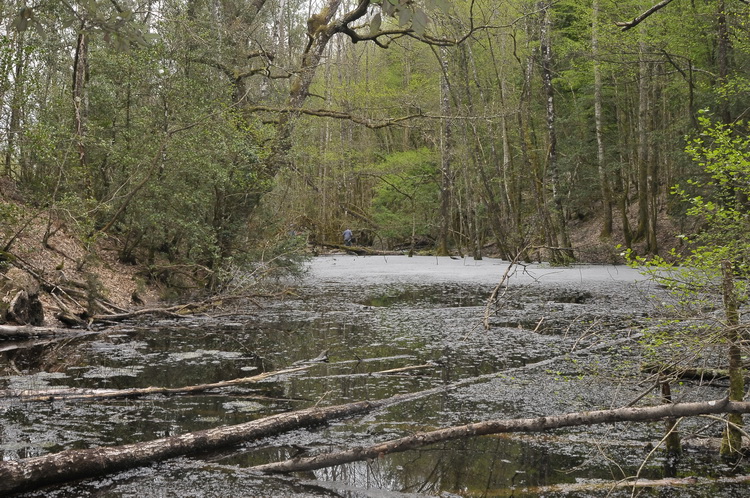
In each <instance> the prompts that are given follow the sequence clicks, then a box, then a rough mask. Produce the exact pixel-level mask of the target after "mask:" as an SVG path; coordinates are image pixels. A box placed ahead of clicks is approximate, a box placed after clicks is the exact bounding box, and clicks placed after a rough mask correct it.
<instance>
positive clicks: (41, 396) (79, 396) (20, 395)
mask: <svg viewBox="0 0 750 498" xmlns="http://www.w3.org/2000/svg"><path fill="white" fill-rule="evenodd" d="M307 368H308V367H307V366H303V367H296V368H288V369H286V370H277V371H275V372H264V373H262V374H258V375H254V376H252V377H242V378H238V379H230V380H224V381H221V382H213V383H210V384H198V385H195V386H184V387H140V388H132V389H73V388H57V389H45V390H24V391H18V392H14V391H0V397H8V398H10V397H12V398H14V399H18V400H20V401H54V400H59V399H65V400H101V399H124V398H137V397H140V396H148V395H150V394H166V395H173V394H194V393H198V392H203V391H208V390H209V389H218V388H221V387H230V386H238V385H241V384H251V383H254V382H260V381H261V380H264V379H267V378H269V377H274V376H277V375H284V374H288V373H293V372H298V371H300V370H305V369H307Z"/></svg>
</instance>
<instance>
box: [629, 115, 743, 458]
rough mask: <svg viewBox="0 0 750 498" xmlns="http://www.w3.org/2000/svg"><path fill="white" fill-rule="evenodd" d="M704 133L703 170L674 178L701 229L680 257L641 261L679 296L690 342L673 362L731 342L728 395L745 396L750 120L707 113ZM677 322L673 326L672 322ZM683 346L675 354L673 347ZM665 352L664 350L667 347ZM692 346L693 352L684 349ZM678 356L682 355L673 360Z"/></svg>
mask: <svg viewBox="0 0 750 498" xmlns="http://www.w3.org/2000/svg"><path fill="white" fill-rule="evenodd" d="M699 122H700V124H701V130H702V131H701V134H700V135H699V136H697V137H695V138H693V139H692V140H691V141H690V142H689V144H688V146H687V152H688V153H689V154H690V156H691V157H692V158H693V159H694V160H695V161H696V162H697V163H698V164H699V165H700V166H701V168H702V169H703V171H704V173H705V175H704V177H703V178H702V179H700V180H692V181H690V182H689V183H688V185H686V186H684V187H681V186H679V185H677V186H675V188H674V193H675V195H677V196H678V197H679V198H680V199H682V200H683V202H685V203H686V204H687V205H688V215H689V216H691V217H693V218H694V219H695V222H696V227H695V230H696V234H695V235H693V236H683V238H684V239H685V241H686V242H687V243H688V244H689V251H688V252H687V253H686V254H685V255H679V254H676V253H674V254H673V255H672V256H673V258H674V260H675V261H676V262H675V263H666V262H665V261H664V260H663V259H660V258H657V259H655V260H652V261H646V260H645V259H643V258H639V259H636V260H635V261H636V262H637V263H640V264H646V265H647V268H648V271H649V273H650V274H651V275H652V277H653V278H654V279H656V280H657V281H659V282H662V283H663V284H664V285H665V286H666V287H667V288H668V289H669V291H670V293H671V294H672V295H673V296H674V297H675V304H674V305H672V306H673V307H674V308H673V311H674V316H675V317H676V318H677V320H678V322H677V323H686V324H689V326H688V327H680V328H679V329H678V332H677V333H678V334H679V336H680V337H681V338H682V339H683V340H684V341H685V343H687V344H689V346H688V347H685V348H681V347H680V346H677V345H675V346H669V345H668V346H667V348H668V349H670V350H672V348H673V347H674V348H675V349H674V350H672V353H668V354H669V355H670V356H672V358H673V359H672V362H675V361H678V362H679V361H680V360H679V359H680V358H681V359H682V361H686V360H688V359H689V360H690V361H695V360H696V358H700V357H701V355H702V351H705V350H706V349H707V348H708V347H709V345H710V344H718V345H721V346H723V347H724V348H726V355H727V365H728V368H729V377H730V387H729V399H730V400H738V399H743V397H744V374H743V365H742V359H741V354H742V344H743V340H745V339H746V338H747V334H748V330H747V326H746V325H744V324H742V323H741V322H740V320H739V314H738V303H739V302H744V301H746V300H747V298H748V294H747V291H748V288H747V285H746V282H744V281H742V280H736V278H735V276H736V275H738V274H740V275H745V274H747V271H748V268H749V266H748V265H749V264H750V242H749V241H750V223H749V222H748V216H747V215H748V212H749V211H750V204H748V198H749V196H750V181H749V180H750V159H748V158H749V157H750V137H749V136H748V129H747V125H746V124H745V123H744V122H741V121H738V122H736V123H735V124H734V125H731V126H727V125H724V124H721V123H715V122H713V121H712V120H711V118H710V117H709V116H708V115H707V114H705V113H704V114H703V115H701V116H700V117H699ZM717 297H718V298H719V299H720V300H721V302H722V303H723V305H722V307H723V319H722V317H720V316H716V315H709V316H705V315H704V314H703V310H705V309H706V308H707V307H708V308H709V309H713V306H714V303H715V302H716V299H717ZM674 323H675V322H670V324H669V326H670V327H674ZM681 349H682V351H681V352H680V353H679V354H678V355H675V354H674V351H676V350H681ZM662 354H663V353H662ZM687 354H689V355H690V356H689V357H686V356H685V355H687ZM675 358H678V360H675ZM741 426H742V418H741V417H736V416H730V417H729V419H728V422H727V427H726V429H725V432H724V439H723V444H722V454H724V455H726V456H729V457H737V456H738V455H739V454H740V450H741V440H742V437H741Z"/></svg>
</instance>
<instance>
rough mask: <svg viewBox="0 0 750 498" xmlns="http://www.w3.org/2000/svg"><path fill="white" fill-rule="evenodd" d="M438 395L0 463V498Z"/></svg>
mask: <svg viewBox="0 0 750 498" xmlns="http://www.w3.org/2000/svg"><path fill="white" fill-rule="evenodd" d="M442 391H444V388H442V387H440V388H435V389H429V390H426V391H420V392H418V393H413V394H399V395H396V396H393V397H390V398H386V399H382V400H377V401H358V402H354V403H347V404H344V405H336V406H330V407H325V408H316V407H313V408H307V409H304V410H297V411H293V412H288V413H281V414H278V415H272V416H270V417H265V418H262V419H259V420H254V421H252V422H246V423H243V424H238V425H230V426H225V427H218V428H215V429H207V430H204V431H197V432H190V433H187V434H181V435H179V436H171V437H167V438H162V439H156V440H153V441H145V442H142V443H134V444H129V445H124V446H113V447H103V448H89V449H84V450H65V451H62V452H60V453H54V454H50V455H44V456H40V457H34V458H26V459H23V460H15V461H3V462H0V495H4V494H6V493H7V494H10V493H18V492H21V491H28V490H30V489H35V488H40V487H42V486H46V485H49V484H55V483H62V482H66V481H72V480H76V479H83V478H87V477H95V476H100V475H104V474H108V473H112V472H118V471H122V470H127V469H131V468H134V467H139V466H142V465H149V464H151V463H154V462H158V461H161V460H166V459H168V458H174V457H177V456H182V455H187V454H194V453H200V452H209V451H215V450H217V449H220V448H224V447H227V446H232V445H237V444H239V443H243V442H247V441H252V440H255V439H260V438H263V437H269V436H273V435H276V434H281V433H283V432H288V431H291V430H295V429H299V428H301V427H312V426H316V425H322V424H324V423H326V422H327V421H329V420H333V419H337V418H342V417H350V416H353V415H360V414H364V413H368V412H370V411H373V410H375V409H378V408H382V407H385V406H390V405H394V404H397V403H402V402H405V401H411V400H414V399H417V398H420V397H423V396H427V395H430V394H435V393H438V392H442Z"/></svg>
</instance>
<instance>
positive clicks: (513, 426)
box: [252, 398, 750, 473]
mask: <svg viewBox="0 0 750 498" xmlns="http://www.w3.org/2000/svg"><path fill="white" fill-rule="evenodd" d="M719 413H750V402H740V401H729V399H727V398H725V399H722V400H713V401H704V402H697V403H669V404H664V405H658V406H650V407H645V408H632V407H627V408H617V409H613V410H597V411H591V412H577V413H568V414H565V415H555V416H549V417H537V418H525V419H511V420H489V421H486V422H478V423H475V424H467V425H461V426H457V427H447V428H445V429H439V430H436V431H430V432H424V433H420V434H415V435H412V436H406V437H403V438H400V439H394V440H391V441H386V442H383V443H379V444H375V445H372V446H367V447H357V448H352V449H349V450H345V451H338V452H332V453H323V454H320V455H315V456H311V457H300V458H295V459H292V460H285V461H282V462H276V463H269V464H265V465H258V466H255V467H252V469H253V470H257V471H260V472H268V473H282V472H300V471H309V470H316V469H322V468H324V467H331V466H334V465H342V464H345V463H350V462H356V461H360V460H369V459H373V458H378V457H380V456H382V455H385V454H387V453H398V452H401V451H406V450H411V449H415V448H419V447H422V446H427V445H430V444H435V443H439V442H443V441H450V440H453V439H459V438H465V437H474V436H484V435H487V434H498V433H504V432H542V431H546V430H549V429H559V428H561V427H572V426H581V425H594V424H612V423H615V422H652V421H656V420H662V419H665V418H678V417H689V416H697V415H707V414H719Z"/></svg>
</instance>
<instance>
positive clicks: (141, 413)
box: [0, 256, 747, 497]
mask: <svg viewBox="0 0 750 498" xmlns="http://www.w3.org/2000/svg"><path fill="white" fill-rule="evenodd" d="M507 266H508V264H507V262H502V261H497V260H484V261H480V262H474V261H472V260H452V259H449V258H426V257H423V258H406V257H387V258H384V257H367V258H363V257H353V256H336V257H322V258H316V259H315V260H313V261H312V262H311V264H310V268H309V272H308V273H307V274H306V275H305V276H304V278H303V279H302V280H301V281H296V282H290V285H293V292H292V293H289V294H287V297H285V298H284V299H282V300H275V301H269V302H264V303H262V307H259V306H257V304H256V303H253V302H248V303H246V305H245V306H243V307H240V308H237V309H231V310H227V311H226V312H225V313H223V314H222V315H221V316H213V317H195V318H190V319H183V320H162V321H158V322H153V323H136V322H134V323H132V324H129V325H128V326H126V327H122V328H119V329H117V330H116V331H115V332H112V331H106V332H104V333H100V334H88V335H85V336H81V337H77V338H74V339H70V340H64V341H50V342H45V343H41V344H29V347H23V348H19V349H14V350H10V351H5V352H4V353H3V355H4V356H3V357H2V359H1V360H0V371H1V372H2V374H3V375H2V377H1V378H0V388H1V389H5V390H9V391H15V392H18V391H21V390H26V389H31V390H40V389H49V388H54V387H72V388H89V389H96V388H118V389H125V388H131V387H147V386H163V387H180V386H186V385H195V384H202V383H210V382H219V381H222V380H228V379H233V378H240V377H247V376H250V375H254V374H257V373H261V372H269V371H275V370H279V369H283V368H287V367H292V366H306V367H307V368H306V369H304V370H303V371H299V372H295V373H291V374H286V375H284V376H279V377H273V378H270V379H268V380H265V381H263V382H261V383H257V384H247V385H238V386H232V387H226V388H220V389H215V390H212V391H207V392H203V393H200V394H194V395H181V396H164V395H156V396H151V397H146V398H135V399H120V400H108V401H101V400H100V401H72V400H69V401H51V402H25V401H21V400H20V399H18V398H14V397H12V396H10V397H7V396H6V397H4V398H2V399H0V454H1V455H2V457H3V459H5V460H14V459H19V458H26V457H30V456H35V455H41V454H46V453H50V452H56V451H60V450H63V449H68V448H85V447H91V446H98V445H118V444H127V443H132V442H138V441H144V440H148V439H154V438H159V437H164V436H168V435H175V434H181V433H185V432H188V431H195V430H200V429H206V428H211V427H216V426H220V425H228V424H236V423H241V422H245V421H248V420H254V419H257V418H261V417H264V416H267V415H271V414H274V413H280V412H284V411H288V410H293V409H299V408H304V407H309V406H313V405H333V404H339V403H345V402H349V401H356V400H363V399H381V398H385V397H388V396H392V395H395V394H398V393H407V392H416V391H420V390H425V389H429V388H434V387H439V386H446V387H450V388H446V389H445V390H444V391H442V392H441V393H440V394H438V395H433V396H429V397H425V398H422V399H419V400H416V401H412V402H409V403H403V404H399V405H395V406H392V407H390V408H387V409H383V410H380V411H377V412H374V413H371V414H368V415H366V416H364V417H357V418H352V419H347V420H340V421H336V422H334V423H332V424H330V425H328V426H325V427H320V428H316V429H313V430H298V431H294V432H291V433H288V434H283V435H280V436H277V437H274V438H269V439H264V440H262V441H257V442H249V443H247V444H245V445H243V446H242V447H240V448H228V449H227V450H226V451H224V452H220V453H216V454H210V455H192V456H186V457H184V458H179V459H174V460H170V461H168V462H162V463H157V464H155V465H153V466H151V467H148V468H139V469H133V470H130V471H127V472H121V473H118V474H113V475H110V476H106V477H103V478H95V479H88V480H84V481H81V482H77V483H69V484H65V485H59V486H54V487H49V488H47V489H44V490H40V491H36V492H32V493H27V495H26V496H58V497H68V496H112V497H124V496H180V497H182V496H346V497H360V496H434V495H437V496H456V495H459V496H464V495H468V496H539V495H544V496H630V495H631V493H632V492H633V488H632V487H623V488H617V489H613V488H612V486H611V483H613V482H617V481H620V480H627V479H628V478H632V477H633V476H635V475H636V474H637V475H639V476H640V478H642V479H654V480H656V479H663V478H666V477H668V478H678V479H679V478H685V477H688V476H693V475H695V476H701V479H702V481H700V482H693V481H689V484H683V483H682V481H675V482H674V484H673V485H671V486H666V485H660V486H654V487H652V488H638V489H637V491H636V493H637V494H639V496H696V497H708V496H738V494H737V493H741V491H744V490H745V489H746V484H743V483H733V482H730V481H729V480H728V478H729V477H731V476H736V475H744V474H746V473H747V470H746V468H745V466H744V465H743V464H742V463H740V465H738V466H734V467H731V468H730V467H729V466H727V465H724V464H723V463H722V462H721V461H720V460H719V459H718V456H717V455H716V454H715V453H714V452H710V451H705V449H704V448H703V447H702V446H694V447H688V450H687V451H686V453H685V455H684V456H683V457H682V458H681V459H680V460H679V461H678V462H676V463H674V462H671V461H669V460H668V459H667V458H666V457H665V456H664V455H663V453H662V452H660V451H658V450H657V451H655V452H651V450H652V449H653V447H654V445H657V444H658V443H659V441H660V440H661V438H662V437H663V435H664V434H663V424H660V423H654V424H616V425H607V426H592V427H580V428H571V429H566V430H557V431H551V432H548V433H543V434H511V435H502V436H491V437H482V438H474V439H466V440H460V441H453V442H449V443H443V444H440V445H435V446H432V447H427V448H422V449H420V450H413V451H408V452H404V453H400V454H393V455H386V456H384V457H383V458H379V459H377V460H376V461H367V462H358V463H353V464H348V465H343V466H338V467H334V468H329V469H323V470H319V471H314V472H308V473H300V474H295V475H290V476H274V477H270V476H263V475H259V474H257V473H254V472H252V471H251V470H249V469H250V467H252V466H253V465H258V464H263V463H267V462H271V461H276V460H281V459H285V458H290V457H292V456H294V455H298V454H301V453H304V454H314V453H316V452H320V451H327V450H332V449H343V448H348V447H353V446H358V445H368V444H373V443H376V442H381V441H385V440H389V439H394V438H398V437H402V436H405V435H409V434H413V433H415V432H418V431H424V430H431V429H436V428H440V427H447V426H450V425H457V424H464V423H468V422H477V421H482V420H489V419H495V418H519V417H535V416H540V415H554V414H562V413H568V412H574V411H583V410H594V409H602V408H613V407H619V406H623V405H625V404H627V403H629V402H630V401H632V400H635V399H636V398H637V397H639V396H641V395H643V393H644V392H646V391H648V386H649V385H648V384H647V383H644V381H645V379H646V377H647V375H646V374H644V373H642V372H641V364H642V363H643V361H644V352H643V349H642V343H641V339H640V338H641V337H642V334H643V332H644V330H647V329H648V328H649V327H651V326H653V323H654V321H655V320H658V318H659V317H658V311H657V310H656V309H655V308H654V306H653V298H652V297H653V296H654V294H656V293H658V292H659V289H658V288H655V287H654V286H653V284H651V283H650V282H649V281H647V280H645V279H643V278H642V277H641V276H640V274H638V273H637V272H635V271H633V270H631V269H629V268H622V267H613V266H576V267H570V268H553V267H548V266H544V265H534V266H525V267H518V268H516V269H514V271H513V272H511V274H510V277H509V279H508V281H507V282H506V284H507V285H505V286H504V287H503V289H502V291H501V292H500V293H499V298H498V300H497V302H496V303H493V304H492V306H491V307H490V308H489V313H490V315H489V323H490V328H489V330H485V329H484V327H483V326H482V324H483V319H484V315H485V312H486V311H487V308H486V305H487V299H488V297H489V296H490V295H491V293H492V290H493V289H494V287H495V286H496V285H497V284H498V282H499V281H500V279H501V277H502V275H503V273H504V272H505V270H506V269H507ZM322 353H325V354H324V355H322ZM321 355H322V356H321ZM322 357H325V358H326V359H327V361H326V362H322V361H320V359H321V358H322ZM406 367H419V368H414V369H410V370H402V371H398V372H395V373H384V372H385V371H388V370H393V369H405V368H406ZM724 393H725V388H724V387H723V386H721V385H718V384H717V385H713V386H712V385H705V384H700V383H697V382H683V383H682V384H681V385H679V384H678V385H675V386H674V387H673V395H674V397H675V399H676V400H696V399H714V398H719V397H722V396H724ZM658 396H659V393H658V392H657V390H655V389H654V390H651V391H649V392H648V394H646V395H645V396H644V397H643V399H642V401H641V403H642V404H653V403H658V402H659V397H658ZM681 431H682V432H683V433H684V434H686V435H687V434H690V433H692V432H695V433H698V434H699V436H700V438H701V440H705V438H707V437H717V436H718V435H720V432H721V426H720V425H719V424H712V423H710V422H707V421H705V420H697V421H685V422H684V423H683V425H682V426H681ZM644 461H646V463H645V464H644ZM710 478H715V479H717V480H716V481H712V480H710ZM718 479H723V481H719V480H718ZM631 482H632V481H631ZM686 482H687V481H686ZM603 483H604V484H603Z"/></svg>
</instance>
